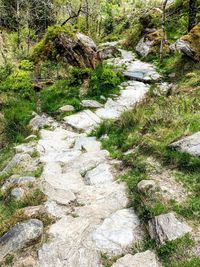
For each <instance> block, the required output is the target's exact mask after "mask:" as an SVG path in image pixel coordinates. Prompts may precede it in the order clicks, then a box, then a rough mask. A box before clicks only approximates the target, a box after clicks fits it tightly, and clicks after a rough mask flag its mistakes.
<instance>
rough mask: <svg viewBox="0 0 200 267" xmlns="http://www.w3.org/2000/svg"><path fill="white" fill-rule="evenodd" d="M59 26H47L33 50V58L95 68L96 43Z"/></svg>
mask: <svg viewBox="0 0 200 267" xmlns="http://www.w3.org/2000/svg"><path fill="white" fill-rule="evenodd" d="M69 28H70V27H69V25H68V26H67V27H61V26H52V27H49V28H48V30H47V32H46V34H45V35H44V37H43V38H42V40H41V41H40V42H39V43H38V44H37V45H36V46H35V48H34V50H33V55H32V57H33V60H34V62H35V64H38V63H40V62H42V61H45V60H50V61H52V62H59V63H62V64H64V65H66V64H69V65H71V66H74V67H80V68H95V66H96V64H97V63H98V61H99V58H98V53H97V52H96V45H95V43H94V41H93V40H92V39H91V38H89V37H88V36H86V35H84V34H81V33H75V32H74V30H73V29H71V30H70V29H69Z"/></svg>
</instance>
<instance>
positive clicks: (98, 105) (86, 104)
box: [81, 100, 103, 108]
mask: <svg viewBox="0 0 200 267" xmlns="http://www.w3.org/2000/svg"><path fill="white" fill-rule="evenodd" d="M81 105H82V106H83V107H85V108H101V107H103V105H102V104H101V103H99V102H97V101H96V100H82V102H81Z"/></svg>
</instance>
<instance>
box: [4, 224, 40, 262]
mask: <svg viewBox="0 0 200 267" xmlns="http://www.w3.org/2000/svg"><path fill="white" fill-rule="evenodd" d="M42 233H43V223H42V222H41V221H39V220H36V219H31V220H29V221H25V222H22V223H19V224H17V225H16V226H14V227H13V228H12V229H11V230H10V231H9V232H8V233H6V234H5V235H3V236H2V237H1V238H0V261H1V260H3V258H4V257H5V256H6V255H8V254H13V253H14V252H16V251H18V250H20V249H22V248H24V247H26V246H27V245H29V244H30V243H31V242H33V241H35V240H37V239H38V238H39V237H40V236H41V235H42Z"/></svg>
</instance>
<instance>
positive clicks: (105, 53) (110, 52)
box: [98, 45, 122, 60]
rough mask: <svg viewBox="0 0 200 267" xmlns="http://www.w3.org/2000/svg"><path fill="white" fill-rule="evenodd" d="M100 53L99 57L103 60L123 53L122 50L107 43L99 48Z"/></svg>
mask: <svg viewBox="0 0 200 267" xmlns="http://www.w3.org/2000/svg"><path fill="white" fill-rule="evenodd" d="M98 54H99V58H100V59H102V60H105V59H109V58H115V57H121V55H122V53H121V51H120V50H119V49H118V48H116V47H115V46H112V45H107V46H105V47H103V48H101V49H99V51H98Z"/></svg>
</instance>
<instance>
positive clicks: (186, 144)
mask: <svg viewBox="0 0 200 267" xmlns="http://www.w3.org/2000/svg"><path fill="white" fill-rule="evenodd" d="M169 147H171V148H174V149H176V150H178V151H181V152H185V153H189V154H190V155H192V156H197V157H200V132H197V133H195V134H193V135H191V136H188V137H185V138H183V139H181V140H179V141H177V142H174V143H172V144H170V145H169Z"/></svg>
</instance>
